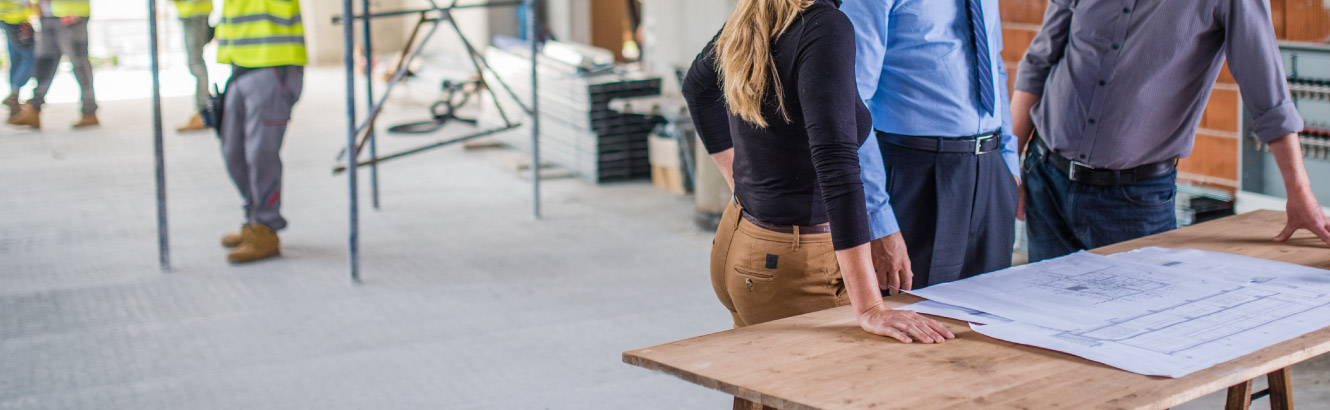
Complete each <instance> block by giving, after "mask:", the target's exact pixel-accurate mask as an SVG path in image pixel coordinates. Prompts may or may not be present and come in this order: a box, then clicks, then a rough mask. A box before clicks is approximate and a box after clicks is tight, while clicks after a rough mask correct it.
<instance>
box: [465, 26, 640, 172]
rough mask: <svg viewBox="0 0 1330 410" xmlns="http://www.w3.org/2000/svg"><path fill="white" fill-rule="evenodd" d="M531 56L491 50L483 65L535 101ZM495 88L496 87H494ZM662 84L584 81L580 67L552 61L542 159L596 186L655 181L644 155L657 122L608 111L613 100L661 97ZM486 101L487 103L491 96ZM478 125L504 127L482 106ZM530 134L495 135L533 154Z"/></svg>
mask: <svg viewBox="0 0 1330 410" xmlns="http://www.w3.org/2000/svg"><path fill="white" fill-rule="evenodd" d="M529 55H530V54H525V56H524V54H521V53H517V52H510V51H507V50H502V49H498V48H493V47H491V48H490V49H488V50H486V53H485V58H486V59H487V60H488V61H489V64H490V66H492V67H494V69H495V70H496V71H498V73H499V74H498V75H499V76H500V77H501V78H502V79H503V80H504V81H505V82H506V83H508V84H509V85H510V86H512V87H513V91H515V92H516V93H517V94H518V95H521V96H527V95H530V89H529V85H528V84H530V83H531V74H530V73H531V63H530V59H529V57H526V56H529ZM489 83H490V84H496V82H494V81H492V80H491V81H489ZM660 89H661V80H660V78H659V77H651V76H646V75H641V74H618V73H605V74H596V75H586V74H583V73H580V72H579V70H578V68H577V67H575V66H571V65H568V64H565V63H562V62H559V61H554V60H550V59H547V58H543V57H542V58H541V59H540V121H541V128H540V130H541V135H540V155H541V158H542V160H544V161H548V163H550V164H553V165H556V166H559V167H563V168H567V169H568V170H571V171H573V172H574V173H575V174H576V175H577V176H578V177H580V178H583V179H585V180H587V181H590V182H594V183H604V182H615V181H627V180H636V179H645V178H650V177H651V163H650V160H649V157H648V153H647V145H648V144H647V143H648V136H649V135H650V133H651V131H652V130H653V129H655V128H656V126H657V125H659V124H661V123H663V122H664V120H663V119H662V118H660V117H654V116H646V115H637V114H620V113H617V112H614V111H612V110H610V109H609V103H610V100H613V99H616V98H627V97H642V96H654V95H660ZM506 97H507V96H506V95H504V94H503V93H500V97H499V99H500V101H499V102H500V104H503V105H504V109H505V110H507V113H508V115H509V116H513V115H521V109H520V108H519V107H518V106H517V104H516V103H514V102H513V101H511V100H509V99H507V98H506ZM487 98H488V96H487ZM523 102H524V103H525V102H526V101H523ZM484 106H485V107H486V110H485V111H484V112H482V114H481V118H480V121H481V125H482V126H490V125H493V124H500V123H502V120H501V119H500V117H499V113H498V110H497V109H494V108H490V107H492V106H493V105H492V104H485V105H484ZM528 134H529V133H528V132H523V131H520V130H519V131H514V132H509V133H504V134H500V135H498V136H496V139H498V140H499V141H500V142H503V143H504V144H506V145H509V146H512V147H513V148H516V149H519V150H522V151H526V152H529V150H530V149H531V141H530V139H529V136H528Z"/></svg>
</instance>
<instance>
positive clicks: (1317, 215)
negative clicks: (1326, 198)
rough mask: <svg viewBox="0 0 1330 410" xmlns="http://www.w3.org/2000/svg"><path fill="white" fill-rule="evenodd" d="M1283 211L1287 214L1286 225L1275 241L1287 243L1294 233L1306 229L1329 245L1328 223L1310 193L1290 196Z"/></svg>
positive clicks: (1329, 227)
mask: <svg viewBox="0 0 1330 410" xmlns="http://www.w3.org/2000/svg"><path fill="white" fill-rule="evenodd" d="M1285 210H1286V211H1287V212H1288V223H1287V224H1286V225H1284V231H1283V232H1280V233H1279V236H1276V237H1275V240H1276V241H1279V242H1284V241H1287V240H1288V239H1289V238H1291V237H1293V233H1294V232H1297V231H1298V230H1299V229H1306V230H1308V231H1311V232H1312V233H1314V234H1316V236H1317V237H1318V238H1321V240H1322V241H1324V242H1325V243H1326V244H1330V221H1327V220H1326V218H1325V213H1324V212H1321V205H1320V204H1319V203H1317V201H1316V197H1315V196H1313V195H1312V194H1311V193H1310V192H1306V193H1301V194H1298V195H1290V196H1289V198H1288V205H1286V208H1285Z"/></svg>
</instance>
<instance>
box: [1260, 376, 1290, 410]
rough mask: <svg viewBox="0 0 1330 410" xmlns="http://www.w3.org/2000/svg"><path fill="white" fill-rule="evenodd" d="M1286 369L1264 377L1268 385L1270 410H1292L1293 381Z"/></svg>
mask: <svg viewBox="0 0 1330 410" xmlns="http://www.w3.org/2000/svg"><path fill="white" fill-rule="evenodd" d="M1291 375H1292V372H1290V371H1289V370H1288V368H1287V367H1285V368H1283V369H1279V370H1275V371H1274V373H1270V374H1267V375H1265V380H1266V381H1268V382H1269V383H1270V410H1293V379H1292V377H1291Z"/></svg>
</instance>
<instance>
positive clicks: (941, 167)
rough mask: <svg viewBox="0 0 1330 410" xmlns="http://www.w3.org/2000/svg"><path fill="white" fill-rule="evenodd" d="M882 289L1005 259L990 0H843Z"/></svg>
mask: <svg viewBox="0 0 1330 410" xmlns="http://www.w3.org/2000/svg"><path fill="white" fill-rule="evenodd" d="M841 10H842V11H844V12H845V14H846V15H848V16H849V17H850V20H851V21H853V22H854V30H855V43H856V53H857V55H856V62H857V64H856V65H857V67H856V71H855V75H856V77H857V79H858V83H859V94H860V97H861V98H863V99H864V103H865V104H867V106H868V109H869V111H871V112H872V114H873V128H874V129H875V132H874V134H875V135H874V136H875V137H876V138H869V139H868V141H867V142H866V143H865V144H864V146H863V148H862V149H860V151H859V156H860V163H861V167H860V168H861V172H862V173H863V181H864V190H865V191H866V198H867V202H868V214H869V221H870V223H871V224H872V231H873V235H872V236H873V237H874V238H877V239H876V240H874V241H873V254H874V255H873V256H874V264H875V265H877V266H876V267H877V271H878V275H879V279H880V282H881V283H882V284H883V287H884V290H890V291H895V290H897V289H912V288H921V287H924V286H929V285H935V284H938V283H944V282H950V281H954V280H957V279H962V278H966V277H970V276H974V275H978V274H981V273H985V272H990V271H994V270H998V269H1003V268H1007V267H1010V266H1011V252H1012V246H1013V242H1014V241H1015V217H1016V206H1017V192H1018V187H1017V184H1018V183H1019V175H1020V174H1019V168H1018V165H1017V164H1018V162H1017V156H1016V144H1017V141H1016V138H1015V137H1014V136H1013V135H1011V134H1010V130H1011V115H1010V111H1009V110H1008V100H1007V89H1006V84H1007V73H1006V69H1005V67H1004V66H1003V63H1002V55H1001V51H1002V29H1001V26H1000V22H1001V18H1000V16H999V15H998V2H997V0H845V2H844V4H842V5H841Z"/></svg>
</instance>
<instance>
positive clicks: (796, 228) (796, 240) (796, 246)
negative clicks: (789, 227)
mask: <svg viewBox="0 0 1330 410" xmlns="http://www.w3.org/2000/svg"><path fill="white" fill-rule="evenodd" d="M790 249H792V250H799V225H794V247H793V248H790Z"/></svg>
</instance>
